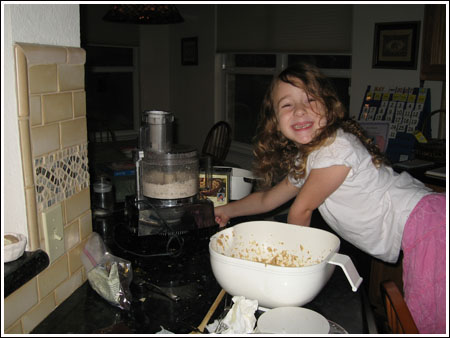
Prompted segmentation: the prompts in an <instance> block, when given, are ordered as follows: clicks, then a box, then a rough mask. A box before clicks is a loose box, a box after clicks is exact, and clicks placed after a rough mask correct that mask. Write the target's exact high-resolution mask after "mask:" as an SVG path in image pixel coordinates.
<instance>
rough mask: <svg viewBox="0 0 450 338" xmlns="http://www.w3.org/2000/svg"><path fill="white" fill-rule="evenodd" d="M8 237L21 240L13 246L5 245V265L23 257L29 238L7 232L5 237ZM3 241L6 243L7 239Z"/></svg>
mask: <svg viewBox="0 0 450 338" xmlns="http://www.w3.org/2000/svg"><path fill="white" fill-rule="evenodd" d="M6 235H11V236H13V237H15V238H17V239H18V240H19V241H18V242H16V243H12V244H7V243H4V261H5V263H8V262H12V261H14V260H16V259H17V258H19V257H21V256H22V255H23V253H24V251H25V246H26V245H27V238H26V237H25V236H24V235H22V234H17V233H13V232H5V234H4V236H6ZM3 241H5V238H3Z"/></svg>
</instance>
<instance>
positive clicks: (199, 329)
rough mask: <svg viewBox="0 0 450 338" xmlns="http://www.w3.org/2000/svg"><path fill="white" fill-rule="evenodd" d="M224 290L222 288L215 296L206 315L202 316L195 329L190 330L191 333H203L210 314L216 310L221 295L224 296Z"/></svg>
mask: <svg viewBox="0 0 450 338" xmlns="http://www.w3.org/2000/svg"><path fill="white" fill-rule="evenodd" d="M225 293H226V292H225V290H224V289H222V290H221V291H220V292H219V294H218V295H217V297H216V300H215V301H214V303H213V304H212V305H211V307H210V308H209V310H208V312H207V313H206V316H205V317H204V318H203V320H202V322H201V323H200V325H199V326H198V327H197V330H196V331H192V332H191V333H203V330H205V327H206V325H207V324H208V322H209V320H210V318H211V316H212V315H213V313H214V311H216V309H217V306H219V304H220V302H221V300H222V298H223V296H225Z"/></svg>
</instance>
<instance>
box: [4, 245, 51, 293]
mask: <svg viewBox="0 0 450 338" xmlns="http://www.w3.org/2000/svg"><path fill="white" fill-rule="evenodd" d="M49 262H50V260H49V258H48V255H47V254H46V253H45V251H43V250H36V251H25V252H24V253H23V255H22V256H21V257H19V258H18V259H16V260H14V261H12V262H8V263H4V265H3V268H4V270H3V271H4V281H3V282H4V288H5V291H4V292H5V295H4V297H5V298H6V297H8V296H9V295H10V294H11V293H13V292H14V291H16V290H17V289H18V288H20V287H21V286H22V285H24V284H25V283H27V282H28V281H30V280H31V279H33V277H35V276H37V275H38V274H39V273H40V272H41V271H43V270H44V269H45V268H46V267H47V266H48V265H49Z"/></svg>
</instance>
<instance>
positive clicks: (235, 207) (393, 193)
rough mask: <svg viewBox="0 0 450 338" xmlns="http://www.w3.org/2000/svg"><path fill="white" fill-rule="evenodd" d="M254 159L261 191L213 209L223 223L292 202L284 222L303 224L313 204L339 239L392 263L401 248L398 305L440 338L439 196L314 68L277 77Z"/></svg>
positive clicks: (442, 224) (442, 256)
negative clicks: (393, 161) (404, 168)
mask: <svg viewBox="0 0 450 338" xmlns="http://www.w3.org/2000/svg"><path fill="white" fill-rule="evenodd" d="M254 153H255V157H256V163H257V167H256V169H255V172H256V174H258V175H259V176H261V177H262V178H263V182H264V184H263V185H265V187H266V189H263V190H260V191H257V192H255V193H253V194H250V195H248V196H247V197H245V198H243V199H241V200H239V201H235V202H232V203H229V204H227V205H225V206H220V207H217V208H215V217H216V222H217V223H219V225H220V226H225V225H226V224H227V223H228V221H229V220H230V218H233V217H236V216H245V215H255V214H260V213H264V212H267V211H270V210H272V209H274V208H276V207H278V206H281V205H282V204H284V203H286V202H288V201H289V200H291V199H293V198H294V201H293V203H292V205H291V207H290V210H289V213H288V223H291V224H298V225H303V226H309V225H310V220H311V214H312V212H313V210H314V209H316V208H318V209H319V212H320V214H321V215H322V217H323V218H324V220H325V221H326V222H327V223H328V225H329V226H330V227H331V228H332V229H334V230H335V231H336V232H337V233H338V234H339V235H340V236H341V237H342V238H344V239H345V240H347V241H349V242H350V243H352V244H353V245H355V246H356V247H358V248H359V249H361V250H363V251H365V252H367V253H368V254H370V255H372V256H374V257H376V258H379V259H381V260H383V261H385V262H389V263H394V262H396V261H397V259H398V257H399V253H400V250H403V257H404V258H403V284H404V293H405V299H406V302H407V304H408V307H409V309H410V311H411V313H412V315H413V318H414V320H415V322H416V325H417V327H418V329H419V331H420V332H421V333H445V330H446V262H445V260H446V242H445V238H446V213H445V208H446V204H445V195H444V194H436V193H432V192H431V190H430V189H428V188H427V187H425V186H424V184H422V183H421V182H420V181H418V180H416V179H414V178H413V177H411V176H410V175H409V174H408V173H406V172H403V173H401V174H397V173H396V172H394V171H393V170H392V168H391V167H390V166H388V165H387V164H386V163H384V158H383V156H382V154H381V153H380V151H379V149H378V148H377V147H376V146H375V145H374V144H373V143H372V141H371V140H370V139H368V138H367V137H365V136H364V134H363V131H362V129H361V128H360V127H359V125H358V124H357V123H356V122H355V121H353V120H350V119H346V118H345V109H344V107H343V105H342V103H341V102H340V101H339V99H338V97H337V95H336V93H335V91H334V89H333V86H332V85H331V83H330V82H329V81H328V79H327V78H326V77H324V76H323V75H322V74H321V73H320V72H319V70H318V69H317V68H316V67H314V66H311V65H308V64H298V65H296V66H292V67H289V68H287V69H285V70H284V71H283V72H281V74H280V75H279V76H278V77H276V78H275V79H274V81H273V82H272V84H271V85H270V87H269V90H268V92H267V94H266V96H265V98H264V101H263V104H262V109H261V119H260V123H259V126H258V132H257V143H256V147H255V151H254Z"/></svg>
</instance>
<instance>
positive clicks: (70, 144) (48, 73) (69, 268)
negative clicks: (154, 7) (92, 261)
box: [4, 44, 92, 334]
mask: <svg viewBox="0 0 450 338" xmlns="http://www.w3.org/2000/svg"><path fill="white" fill-rule="evenodd" d="M15 61H16V78H17V96H18V97H17V100H18V125H19V134H20V146H21V155H22V164H23V168H22V170H23V176H24V182H25V183H24V184H25V189H24V190H25V201H26V210H27V223H28V241H29V244H30V250H31V251H34V250H36V249H39V248H41V249H43V250H44V251H46V252H48V250H47V248H46V246H45V238H44V231H43V225H42V213H43V212H45V211H46V210H47V209H49V208H50V207H51V208H55V207H61V210H62V216H63V223H64V248H65V249H64V253H63V254H62V255H60V256H58V257H54V258H53V259H52V260H51V261H50V265H49V266H48V267H47V268H46V269H45V270H44V271H42V272H41V273H40V274H39V275H38V276H36V277H34V278H33V279H32V280H30V281H29V282H27V283H26V284H25V285H23V286H22V287H20V288H19V289H18V290H16V291H15V292H14V293H12V294H11V295H9V296H8V297H7V298H6V299H5V300H4V328H5V333H9V334H13V333H17V334H23V333H30V332H31V331H32V330H33V328H35V327H36V326H37V325H38V324H39V323H40V322H41V321H42V320H44V319H45V318H46V317H47V316H48V315H49V314H50V313H51V312H52V311H53V310H55V309H56V307H57V306H58V305H60V304H61V303H62V302H63V301H64V300H65V299H66V298H67V297H69V296H70V295H71V294H72V293H73V292H74V291H75V290H76V289H77V288H79V287H80V286H81V285H82V284H83V283H84V282H85V281H86V273H85V270H84V267H83V264H82V262H81V259H80V252H81V250H82V248H83V246H84V244H85V242H86V239H87V237H88V236H89V234H90V233H91V232H92V218H91V207H90V192H89V171H88V160H87V125H86V93H85V90H84V64H85V61H86V54H85V51H84V50H83V49H81V48H73V47H59V46H44V45H35V44H17V45H16V46H15Z"/></svg>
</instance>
